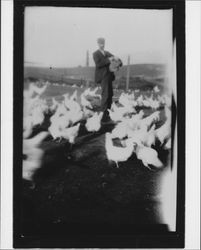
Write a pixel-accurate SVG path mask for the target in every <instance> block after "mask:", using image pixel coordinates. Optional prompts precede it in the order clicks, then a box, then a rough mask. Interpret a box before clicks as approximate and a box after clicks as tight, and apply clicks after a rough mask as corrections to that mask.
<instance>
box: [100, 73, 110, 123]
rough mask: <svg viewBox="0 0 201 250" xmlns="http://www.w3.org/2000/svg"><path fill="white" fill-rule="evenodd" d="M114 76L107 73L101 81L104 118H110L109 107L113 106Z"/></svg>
mask: <svg viewBox="0 0 201 250" xmlns="http://www.w3.org/2000/svg"><path fill="white" fill-rule="evenodd" d="M112 80H113V79H112V76H111V74H107V75H106V76H105V77H104V78H103V80H102V82H101V89H102V92H101V97H102V99H101V111H102V112H103V119H106V118H108V116H109V112H108V111H107V109H110V108H111V104H112V96H113V88H112Z"/></svg>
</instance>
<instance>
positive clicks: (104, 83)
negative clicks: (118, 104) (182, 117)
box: [93, 38, 115, 122]
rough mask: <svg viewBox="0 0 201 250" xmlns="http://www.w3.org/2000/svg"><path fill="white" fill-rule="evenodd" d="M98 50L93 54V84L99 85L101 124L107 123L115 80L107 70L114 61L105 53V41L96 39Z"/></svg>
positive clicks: (110, 55) (112, 57) (112, 74)
mask: <svg viewBox="0 0 201 250" xmlns="http://www.w3.org/2000/svg"><path fill="white" fill-rule="evenodd" d="M97 43H98V47H99V49H98V50H96V51H95V52H94V53H93V59H94V62H95V64H96V69H95V82H96V83H99V84H101V89H102V93H101V97H102V98H101V111H102V112H103V118H102V121H103V122H107V121H109V120H110V119H109V113H108V111H107V109H110V108H111V104H112V96H113V88H112V81H114V79H115V75H114V73H113V72H111V71H110V70H109V65H110V63H111V62H112V60H113V59H114V56H113V55H112V54H111V53H109V52H108V51H105V50H104V48H105V39H104V38H98V39H97Z"/></svg>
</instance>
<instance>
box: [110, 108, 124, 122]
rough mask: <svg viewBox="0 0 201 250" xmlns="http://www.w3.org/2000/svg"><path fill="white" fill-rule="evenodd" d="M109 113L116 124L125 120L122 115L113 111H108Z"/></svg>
mask: <svg viewBox="0 0 201 250" xmlns="http://www.w3.org/2000/svg"><path fill="white" fill-rule="evenodd" d="M108 112H109V116H110V118H111V120H113V121H114V122H119V121H121V120H122V119H123V115H122V113H118V112H114V111H112V110H111V109H108Z"/></svg>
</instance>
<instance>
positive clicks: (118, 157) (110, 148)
mask: <svg viewBox="0 0 201 250" xmlns="http://www.w3.org/2000/svg"><path fill="white" fill-rule="evenodd" d="M105 150H106V156H107V159H108V160H109V161H114V162H115V163H116V166H117V167H119V165H118V162H124V161H127V160H128V158H129V157H130V156H131V155H132V153H133V143H132V142H128V143H127V146H126V147H124V148H123V147H116V146H114V145H113V141H112V135H111V134H110V133H106V135H105Z"/></svg>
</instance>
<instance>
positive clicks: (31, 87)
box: [30, 83, 48, 95]
mask: <svg viewBox="0 0 201 250" xmlns="http://www.w3.org/2000/svg"><path fill="white" fill-rule="evenodd" d="M47 86H48V85H47V84H45V85H44V86H43V87H41V88H39V87H38V86H36V85H35V84H33V83H31V84H30V89H31V90H32V91H33V92H35V93H36V94H38V95H42V94H43V93H44V92H45V90H46V88H47Z"/></svg>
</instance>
